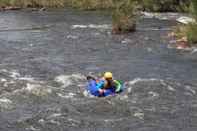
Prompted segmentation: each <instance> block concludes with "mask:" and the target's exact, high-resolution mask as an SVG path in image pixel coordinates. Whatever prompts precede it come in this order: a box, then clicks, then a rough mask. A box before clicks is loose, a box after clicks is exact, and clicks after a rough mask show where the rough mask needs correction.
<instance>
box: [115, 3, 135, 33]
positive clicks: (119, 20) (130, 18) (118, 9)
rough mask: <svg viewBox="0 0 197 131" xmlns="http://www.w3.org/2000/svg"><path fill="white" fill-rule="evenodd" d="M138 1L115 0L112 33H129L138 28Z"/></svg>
mask: <svg viewBox="0 0 197 131" xmlns="http://www.w3.org/2000/svg"><path fill="white" fill-rule="evenodd" d="M136 7H137V1H134V0H121V1H120V0H114V9H113V12H112V33H114V34H120V33H128V32H133V31H135V29H136V20H137V8H136Z"/></svg>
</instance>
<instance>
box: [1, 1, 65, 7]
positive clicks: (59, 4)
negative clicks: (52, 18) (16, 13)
mask: <svg viewBox="0 0 197 131" xmlns="http://www.w3.org/2000/svg"><path fill="white" fill-rule="evenodd" d="M0 6H18V7H64V6H65V0H0Z"/></svg>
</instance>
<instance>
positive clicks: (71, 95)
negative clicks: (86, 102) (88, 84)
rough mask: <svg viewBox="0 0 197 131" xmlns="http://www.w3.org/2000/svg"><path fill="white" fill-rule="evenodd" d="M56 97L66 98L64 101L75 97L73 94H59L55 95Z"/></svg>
mask: <svg viewBox="0 0 197 131" xmlns="http://www.w3.org/2000/svg"><path fill="white" fill-rule="evenodd" d="M57 95H58V96H59V97H62V98H66V99H68V98H73V97H74V96H76V94H74V93H68V94H64V95H63V94H61V93H57Z"/></svg>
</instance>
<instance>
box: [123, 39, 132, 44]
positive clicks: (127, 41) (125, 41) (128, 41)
mask: <svg viewBox="0 0 197 131" xmlns="http://www.w3.org/2000/svg"><path fill="white" fill-rule="evenodd" d="M130 42H132V41H131V39H127V38H126V39H124V40H122V41H121V44H128V43H130Z"/></svg>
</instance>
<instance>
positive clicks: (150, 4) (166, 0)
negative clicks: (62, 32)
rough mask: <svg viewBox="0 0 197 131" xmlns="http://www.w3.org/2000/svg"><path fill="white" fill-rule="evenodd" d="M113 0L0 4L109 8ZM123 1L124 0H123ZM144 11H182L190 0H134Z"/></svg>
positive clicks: (6, 2)
mask: <svg viewBox="0 0 197 131" xmlns="http://www.w3.org/2000/svg"><path fill="white" fill-rule="evenodd" d="M113 1H114V0H0V6H19V7H63V6H72V7H76V8H80V9H88V10H93V9H109V8H110V9H111V8H113V7H114V4H113ZM123 1H124V0H123ZM135 1H137V2H138V3H140V5H141V7H142V9H143V10H146V11H177V10H178V11H179V10H181V11H183V10H185V9H187V8H188V7H189V3H190V0H135Z"/></svg>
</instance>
